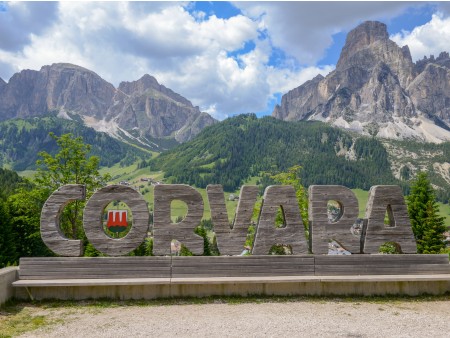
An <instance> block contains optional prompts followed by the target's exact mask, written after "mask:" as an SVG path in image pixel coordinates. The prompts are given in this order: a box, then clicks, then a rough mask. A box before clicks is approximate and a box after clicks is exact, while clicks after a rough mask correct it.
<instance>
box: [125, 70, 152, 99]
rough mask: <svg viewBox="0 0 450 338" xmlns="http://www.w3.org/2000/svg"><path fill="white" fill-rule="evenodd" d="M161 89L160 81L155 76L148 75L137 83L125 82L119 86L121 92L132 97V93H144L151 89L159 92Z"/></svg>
mask: <svg viewBox="0 0 450 338" xmlns="http://www.w3.org/2000/svg"><path fill="white" fill-rule="evenodd" d="M159 87H160V84H159V83H158V81H157V80H156V79H155V78H154V77H153V76H151V75H148V74H145V75H144V76H143V77H141V78H140V79H139V80H137V81H132V82H128V81H123V82H121V83H120V84H119V90H121V91H122V92H124V93H125V94H127V95H131V94H132V93H144V92H145V91H146V90H148V89H150V88H154V89H157V90H159Z"/></svg>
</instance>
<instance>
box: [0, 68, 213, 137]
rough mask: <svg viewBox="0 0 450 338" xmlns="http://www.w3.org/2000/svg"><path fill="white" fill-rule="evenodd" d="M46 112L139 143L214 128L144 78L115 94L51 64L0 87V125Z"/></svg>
mask: <svg viewBox="0 0 450 338" xmlns="http://www.w3.org/2000/svg"><path fill="white" fill-rule="evenodd" d="M49 112H57V113H58V115H59V116H61V117H65V118H71V116H72V117H73V114H76V115H79V117H80V118H81V119H82V120H83V121H84V122H85V124H86V125H89V126H91V127H94V128H95V129H97V130H100V131H106V132H109V133H110V134H112V135H113V136H116V137H119V138H120V137H121V135H127V136H129V137H131V138H138V139H139V141H141V142H144V143H145V142H146V140H145V137H146V136H151V137H153V138H165V137H173V138H175V139H176V140H178V141H179V142H184V141H187V140H189V139H190V138H192V137H193V136H195V135H196V134H197V133H198V132H199V131H200V130H201V129H202V128H203V127H205V126H208V125H211V124H213V123H214V122H215V120H214V119H213V118H212V117H211V116H209V115H208V114H206V113H201V112H200V110H199V109H198V107H194V106H192V104H191V103H190V102H189V101H188V100H187V99H185V98H184V97H182V96H181V95H179V94H177V93H175V92H173V91H172V90H170V89H168V88H166V87H164V86H163V85H160V84H159V83H158V81H157V80H156V79H155V78H154V77H152V76H150V75H144V76H143V77H142V78H141V79H139V80H138V81H134V82H122V83H121V84H120V86H119V88H117V89H116V88H114V86H113V85H112V84H110V83H108V82H107V81H105V80H103V79H102V78H101V77H100V76H98V75H97V74H95V73H94V72H92V71H89V70H87V69H85V68H82V67H79V66H75V65H71V64H53V65H51V66H44V67H42V68H41V70H40V71H32V70H24V71H22V72H20V73H17V74H15V75H14V76H13V77H12V78H11V79H10V81H9V82H8V83H5V82H4V81H3V80H2V81H0V120H6V119H10V118H15V117H30V116H40V115H43V114H47V113H49Z"/></svg>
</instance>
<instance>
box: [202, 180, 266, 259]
mask: <svg viewBox="0 0 450 338" xmlns="http://www.w3.org/2000/svg"><path fill="white" fill-rule="evenodd" d="M206 191H207V193H208V201H209V208H210V210H211V220H212V222H213V224H214V232H215V234H216V238H217V245H218V247H219V248H220V253H221V255H239V254H240V253H241V252H242V250H243V249H244V244H245V240H246V238H247V232H248V227H249V226H250V223H251V219H252V215H253V208H254V206H255V203H256V199H257V196H258V187H257V186H256V185H244V186H243V187H242V188H241V192H240V194H239V203H238V206H237V209H236V215H235V217H234V222H233V225H232V227H231V226H230V222H229V221H228V213H227V207H226V204H225V197H224V194H223V189H222V186H221V185H219V184H213V185H212V184H210V185H208V186H207V187H206Z"/></svg>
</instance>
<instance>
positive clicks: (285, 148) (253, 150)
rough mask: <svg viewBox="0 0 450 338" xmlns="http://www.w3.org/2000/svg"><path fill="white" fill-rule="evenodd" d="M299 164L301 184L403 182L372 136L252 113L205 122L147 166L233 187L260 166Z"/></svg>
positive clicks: (175, 179) (171, 176)
mask: <svg viewBox="0 0 450 338" xmlns="http://www.w3.org/2000/svg"><path fill="white" fill-rule="evenodd" d="M296 164H300V165H301V166H303V171H302V176H303V177H302V179H303V183H304V185H305V186H308V185H310V184H340V185H344V186H347V187H349V188H360V189H363V190H368V189H369V188H370V187H371V186H372V185H376V184H402V183H401V182H400V181H398V180H397V179H395V178H394V176H393V175H392V173H391V171H390V164H389V161H388V154H387V152H386V150H385V148H384V146H383V145H382V143H381V142H379V141H378V140H376V139H374V138H366V137H361V136H355V135H353V134H350V133H348V132H345V131H342V130H340V129H337V128H333V127H330V126H328V125H326V124H324V123H321V122H285V121H281V120H277V119H274V118H272V117H264V118H261V119H258V118H256V116H255V115H254V114H248V115H240V116H236V117H232V118H229V119H227V120H225V121H222V122H220V123H217V124H215V125H213V126H210V127H208V128H205V129H204V130H203V131H202V132H201V133H200V134H199V135H198V136H197V137H196V138H195V139H194V140H192V141H190V142H187V143H184V144H182V145H179V146H177V147H175V148H174V149H172V150H169V151H167V152H164V153H162V154H161V155H160V156H158V157H157V158H155V159H154V160H152V161H150V169H151V170H153V171H156V170H162V171H163V172H164V173H165V179H166V181H167V182H172V183H186V184H190V185H195V186H197V187H200V188H204V187H206V185H208V184H214V183H217V184H222V185H223V187H224V189H225V190H226V191H235V190H236V189H238V188H239V187H240V186H241V185H242V184H243V183H244V182H245V181H247V180H249V179H250V178H251V177H255V176H260V175H261V173H262V172H268V171H277V170H279V171H285V170H286V169H287V168H289V167H291V166H293V165H296Z"/></svg>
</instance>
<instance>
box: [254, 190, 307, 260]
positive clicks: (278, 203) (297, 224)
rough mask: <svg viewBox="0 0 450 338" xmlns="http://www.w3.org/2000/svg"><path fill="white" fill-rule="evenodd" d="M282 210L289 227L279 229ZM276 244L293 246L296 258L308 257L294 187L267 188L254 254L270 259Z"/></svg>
mask: <svg viewBox="0 0 450 338" xmlns="http://www.w3.org/2000/svg"><path fill="white" fill-rule="evenodd" d="M279 207H281V208H282V209H283V213H284V219H285V222H286V226H285V227H284V228H278V229H277V228H276V227H275V219H276V215H277V211H278V208H279ZM276 244H283V245H289V246H291V248H292V253H293V254H295V255H298V254H306V253H308V244H307V243H306V239H305V230H304V227H303V222H302V217H301V215H300V209H299V207H298V201H297V198H296V196H295V190H294V187H293V186H290V185H285V186H281V185H278V186H277V185H271V186H268V187H267V188H266V190H265V192H264V201H263V205H262V208H261V213H260V216H259V222H258V228H257V231H256V236H255V243H254V246H253V250H252V254H253V255H267V254H268V253H269V250H270V248H271V247H272V246H273V245H276Z"/></svg>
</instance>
